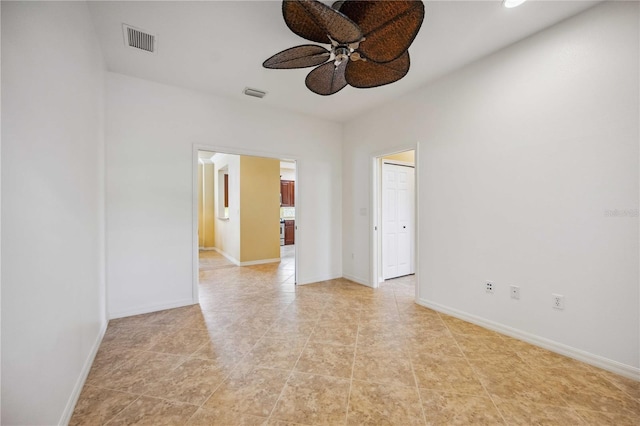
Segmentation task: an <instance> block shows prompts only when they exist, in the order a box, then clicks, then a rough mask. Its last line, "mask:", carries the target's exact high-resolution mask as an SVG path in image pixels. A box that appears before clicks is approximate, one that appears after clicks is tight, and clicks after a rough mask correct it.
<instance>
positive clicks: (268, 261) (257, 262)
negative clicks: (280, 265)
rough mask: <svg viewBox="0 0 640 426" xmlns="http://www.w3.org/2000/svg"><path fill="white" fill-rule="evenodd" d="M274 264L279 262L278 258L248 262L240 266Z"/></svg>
mask: <svg viewBox="0 0 640 426" xmlns="http://www.w3.org/2000/svg"><path fill="white" fill-rule="evenodd" d="M276 262H280V258H279V257H276V258H274V259H261V260H250V261H248V262H240V266H251V265H263V264H265V263H276Z"/></svg>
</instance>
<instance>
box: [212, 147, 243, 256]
mask: <svg viewBox="0 0 640 426" xmlns="http://www.w3.org/2000/svg"><path fill="white" fill-rule="evenodd" d="M213 161H214V170H215V176H219V175H218V172H219V170H220V169H224V168H225V167H226V168H227V173H228V175H229V180H228V190H229V195H228V196H227V199H228V201H229V218H228V219H226V220H225V219H220V218H219V215H218V212H219V211H224V207H223V206H222V204H224V203H223V202H222V201H223V200H224V198H222V197H223V195H221V192H222V191H221V189H222V188H223V187H224V181H223V180H222V179H217V182H218V184H217V185H216V189H215V202H214V204H215V211H216V218H215V224H216V225H215V226H216V245H215V247H216V248H217V249H218V250H220V251H221V252H222V253H223V254H225V255H226V256H228V257H230V258H231V259H230V260H232V261H234V263H236V264H240V156H239V155H232V154H221V153H217V154H216V155H215V156H214V157H213Z"/></svg>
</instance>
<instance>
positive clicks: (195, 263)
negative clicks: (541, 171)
mask: <svg viewBox="0 0 640 426" xmlns="http://www.w3.org/2000/svg"><path fill="white" fill-rule="evenodd" d="M192 149H193V156H194V158H195V159H196V160H195V161H193V164H194V168H193V169H194V170H193V176H192V179H193V182H192V186H193V188H192V197H193V200H192V209H193V214H192V218H191V220H192V239H193V247H194V250H193V254H192V256H193V260H192V281H193V300H194V301H195V302H194V303H198V302H197V301H198V300H199V299H198V280H199V278H200V265H199V256H198V244H199V241H198V183H197V182H198V167H197V164H198V162H197V159H198V151H209V152H216V153H225V154H233V155H251V156H254V157H265V158H274V159H278V160H281V161H282V160H284V161H290V162H293V163H295V171H296V177H295V182H296V187H295V199H296V200H300V197H302V195H300V194H301V192H300V186H299V181H300V180H299V178H298V170H299V169H300V159H299V158H298V156H296V155H289V154H284V153H282V152H279V153H278V152H272V151H269V152H267V151H260V150H254V149H246V148H239V147H237V146H224V145H215V146H214V145H207V144H201V143H194V144H193V147H192ZM299 204H301V203H299ZM302 217H303V215H302V210H301V209H300V206H299V205H298V206H296V228H295V230H294V232H295V241H296V244H295V255H294V256H295V267H294V280H295V282H296V284H298V279H299V270H300V269H299V255H300V249H299V247H304V246H303V244H301V242H302V243H304V241H302V240H304V239H302V240H300V236H299V233H298V232H297V231H298V226H300V225H299V224H300V223H303V222H302V220H301V218H302ZM213 249H214V250H216V251H218V250H217V248H215V247H214V248H213ZM218 253H220V254H222V255H223V256H225V257H226V258H227V259H228V260H229V261H230V262H232V263H233V264H235V265H238V266H241V265H240V261H238V260H236V259H235V258H233V257H230V256H228V255H227V254H226V253H223V252H222V251H218ZM329 279H331V278H329Z"/></svg>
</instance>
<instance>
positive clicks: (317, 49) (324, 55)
mask: <svg viewBox="0 0 640 426" xmlns="http://www.w3.org/2000/svg"><path fill="white" fill-rule="evenodd" d="M330 57H331V52H330V51H328V50H327V49H325V48H324V47H322V46H316V45H315V44H304V45H302V46H296V47H292V48H290V49H286V50H283V51H282V52H279V53H276V54H275V55H273V56H272V57H270V58H269V59H267V60H266V61H264V62H263V63H262V66H263V67H265V68H274V69H283V68H306V67H314V66H316V65H320V64H323V63H325V62H327V61H328V60H329V58H330Z"/></svg>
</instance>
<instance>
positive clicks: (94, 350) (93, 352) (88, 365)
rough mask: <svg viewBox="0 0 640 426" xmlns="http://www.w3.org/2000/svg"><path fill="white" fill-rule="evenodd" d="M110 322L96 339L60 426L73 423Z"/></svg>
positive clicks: (105, 322) (104, 324)
mask: <svg viewBox="0 0 640 426" xmlns="http://www.w3.org/2000/svg"><path fill="white" fill-rule="evenodd" d="M108 324H109V322H108V321H106V320H105V321H104V323H103V324H102V326H101V327H100V331H99V332H98V336H97V337H96V340H95V342H93V346H92V347H91V352H89V356H88V357H87V359H86V360H85V362H84V365H83V366H82V370H80V376H78V380H76V384H75V385H74V386H73V390H72V391H71V395H70V396H69V400H68V401H67V405H66V407H64V411H63V412H62V417H60V421H59V422H58V424H59V425H68V424H69V422H70V421H71V416H72V415H73V410H75V408H76V404H77V403H78V399H79V398H80V393H81V392H82V388H83V387H84V383H85V382H86V381H87V377H88V376H89V371H91V366H92V365H93V361H94V359H95V358H96V354H97V353H98V349H100V344H101V343H102V338H103V337H104V333H105V332H106V331H107V325H108Z"/></svg>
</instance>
